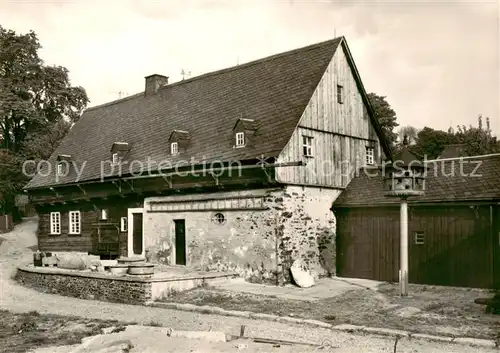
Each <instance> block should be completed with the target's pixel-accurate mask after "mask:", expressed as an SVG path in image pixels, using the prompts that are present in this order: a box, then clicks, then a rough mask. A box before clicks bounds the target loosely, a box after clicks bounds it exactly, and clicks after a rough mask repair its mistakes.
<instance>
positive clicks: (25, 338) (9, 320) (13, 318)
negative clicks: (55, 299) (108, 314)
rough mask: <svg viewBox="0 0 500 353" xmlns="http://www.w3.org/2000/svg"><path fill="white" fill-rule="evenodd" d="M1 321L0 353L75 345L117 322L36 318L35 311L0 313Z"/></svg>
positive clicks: (74, 318) (51, 316)
mask: <svg viewBox="0 0 500 353" xmlns="http://www.w3.org/2000/svg"><path fill="white" fill-rule="evenodd" d="M0 317H1V320H0V353H15V352H27V351H29V350H32V349H35V348H39V347H49V346H50V347H53V346H63V345H72V344H78V343H80V342H81V339H82V338H84V337H87V336H92V335H96V334H99V333H101V329H102V328H104V327H109V326H117V325H118V321H104V320H91V319H84V318H80V317H72V316H58V315H48V314H39V313H37V312H36V311H32V312H29V313H24V314H15V313H12V312H10V311H7V310H0Z"/></svg>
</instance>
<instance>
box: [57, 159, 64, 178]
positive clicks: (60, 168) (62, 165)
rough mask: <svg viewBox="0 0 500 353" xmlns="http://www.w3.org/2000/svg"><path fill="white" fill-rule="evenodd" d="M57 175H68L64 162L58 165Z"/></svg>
mask: <svg viewBox="0 0 500 353" xmlns="http://www.w3.org/2000/svg"><path fill="white" fill-rule="evenodd" d="M57 175H58V176H64V175H66V163H64V162H59V163H57Z"/></svg>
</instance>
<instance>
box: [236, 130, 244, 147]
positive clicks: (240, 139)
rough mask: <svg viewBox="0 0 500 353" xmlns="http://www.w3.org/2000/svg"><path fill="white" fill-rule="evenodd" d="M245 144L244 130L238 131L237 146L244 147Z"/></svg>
mask: <svg viewBox="0 0 500 353" xmlns="http://www.w3.org/2000/svg"><path fill="white" fill-rule="evenodd" d="M243 146H245V133H244V132H237V133H236V147H243Z"/></svg>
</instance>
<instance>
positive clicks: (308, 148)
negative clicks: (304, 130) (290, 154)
mask: <svg viewBox="0 0 500 353" xmlns="http://www.w3.org/2000/svg"><path fill="white" fill-rule="evenodd" d="M312 146H313V138H312V137H311V136H302V153H303V154H304V156H306V157H312V155H313V148H312Z"/></svg>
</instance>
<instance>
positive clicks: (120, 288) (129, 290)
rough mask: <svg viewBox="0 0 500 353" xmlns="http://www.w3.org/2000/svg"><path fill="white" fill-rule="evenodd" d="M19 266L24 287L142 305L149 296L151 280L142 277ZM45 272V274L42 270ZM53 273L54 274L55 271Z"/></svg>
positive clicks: (20, 278) (18, 276)
mask: <svg viewBox="0 0 500 353" xmlns="http://www.w3.org/2000/svg"><path fill="white" fill-rule="evenodd" d="M50 271H51V272H53V273H49V271H48V270H47V271H44V270H43V269H40V268H39V269H37V270H36V271H30V270H28V269H26V270H24V269H18V271H17V274H16V280H17V281H19V282H20V283H22V284H23V285H25V286H27V287H31V288H34V289H36V290H38V291H41V292H48V293H53V294H59V295H64V296H69V297H76V298H82V299H96V300H103V301H110V302H117V303H129V304H142V303H145V302H147V301H149V300H150V299H151V283H150V282H148V281H145V280H141V279H110V278H109V277H108V278H105V277H104V275H98V274H91V273H89V274H86V275H81V274H79V273H75V272H63V270H60V271H59V273H58V270H50ZM44 272H45V273H44ZM54 272H55V273H54Z"/></svg>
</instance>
